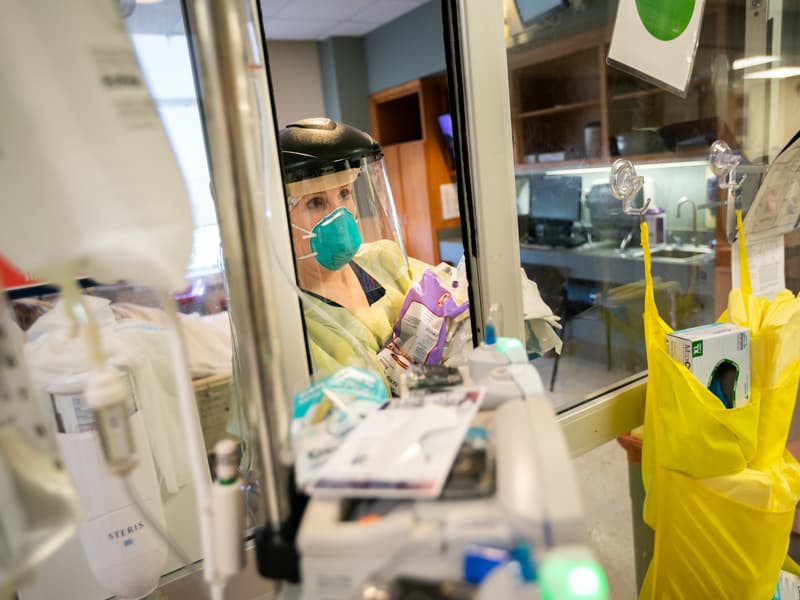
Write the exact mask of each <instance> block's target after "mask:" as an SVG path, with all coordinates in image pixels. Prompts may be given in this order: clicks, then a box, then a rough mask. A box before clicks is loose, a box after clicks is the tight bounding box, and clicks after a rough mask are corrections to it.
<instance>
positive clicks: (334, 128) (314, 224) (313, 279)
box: [279, 118, 427, 375]
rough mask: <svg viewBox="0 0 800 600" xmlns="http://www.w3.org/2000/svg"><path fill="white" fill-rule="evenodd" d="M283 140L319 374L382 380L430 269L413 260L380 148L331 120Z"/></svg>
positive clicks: (298, 127)
mask: <svg viewBox="0 0 800 600" xmlns="http://www.w3.org/2000/svg"><path fill="white" fill-rule="evenodd" d="M279 143H280V148H281V155H282V160H283V168H284V182H285V184H286V196H287V201H288V209H289V220H290V223H291V228H292V242H293V246H294V255H295V268H296V272H297V280H298V285H299V287H300V288H301V289H302V290H303V291H304V292H305V295H304V299H303V312H304V317H305V323H306V330H307V337H308V343H309V347H310V350H311V358H312V362H313V368H314V372H315V373H318V374H326V373H332V372H334V371H336V370H338V369H339V368H341V367H343V366H346V365H353V364H355V365H359V366H362V367H366V368H370V369H372V370H374V371H376V372H377V373H379V374H381V375H382V374H383V369H382V368H381V367H380V365H379V363H378V362H377V360H376V358H375V356H376V354H377V353H378V352H379V351H380V350H381V349H382V348H383V346H384V344H385V343H386V342H387V341H388V340H389V338H390V335H391V333H392V327H393V326H394V324H395V322H396V320H397V317H398V313H399V311H400V307H401V306H402V303H403V299H404V298H405V295H406V292H408V289H409V287H410V286H411V283H412V281H414V280H415V279H417V278H419V277H420V276H421V275H422V272H423V271H424V269H425V268H426V267H427V265H426V264H425V263H422V262H421V261H418V260H415V259H413V258H408V257H407V256H406V253H405V250H404V245H403V241H402V236H401V234H400V231H399V227H398V219H397V212H396V210H395V207H394V201H393V199H392V195H391V191H390V187H389V182H388V180H387V179H386V172H385V169H384V166H383V153H382V152H381V149H380V146H379V145H378V143H377V142H376V141H375V140H374V139H373V138H372V137H370V136H369V135H367V134H366V133H364V132H362V131H360V130H358V129H356V128H354V127H350V126H348V125H344V124H342V123H337V122H336V121H333V120H331V119H327V118H314V119H304V120H301V121H297V122H296V123H292V124H291V125H289V126H287V127H286V128H285V129H283V130H281V132H280V136H279Z"/></svg>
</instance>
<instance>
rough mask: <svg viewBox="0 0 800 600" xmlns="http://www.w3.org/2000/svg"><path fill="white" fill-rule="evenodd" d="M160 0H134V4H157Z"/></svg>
mask: <svg viewBox="0 0 800 600" xmlns="http://www.w3.org/2000/svg"><path fill="white" fill-rule="evenodd" d="M159 2H161V0H136V4H158V3H159Z"/></svg>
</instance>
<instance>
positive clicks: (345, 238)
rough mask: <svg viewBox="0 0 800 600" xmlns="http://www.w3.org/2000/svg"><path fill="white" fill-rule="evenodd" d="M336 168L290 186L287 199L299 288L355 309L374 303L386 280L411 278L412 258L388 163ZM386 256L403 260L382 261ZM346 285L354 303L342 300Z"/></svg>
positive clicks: (368, 162)
mask: <svg viewBox="0 0 800 600" xmlns="http://www.w3.org/2000/svg"><path fill="white" fill-rule="evenodd" d="M337 166H338V167H339V168H338V169H336V170H333V169H331V172H329V173H324V174H322V175H319V176H317V177H312V178H309V179H303V180H300V181H295V182H291V183H288V184H287V186H286V192H287V194H286V195H287V201H288V205H289V220H290V223H291V227H292V243H293V246H294V255H295V266H296V268H297V277H298V283H299V285H300V287H301V288H302V289H304V290H305V291H308V292H311V293H313V294H315V295H317V296H319V297H321V298H323V299H326V300H331V301H333V302H335V303H337V304H341V305H342V306H345V307H346V308H352V307H353V306H359V305H363V301H364V300H366V302H367V303H368V304H372V301H370V298H371V296H373V295H374V294H375V293H376V292H378V291H379V289H380V288H381V279H385V278H387V277H388V278H389V279H392V280H395V281H396V280H398V279H400V278H401V277H403V276H406V275H407V269H408V259H407V257H406V253H405V247H404V244H403V239H402V235H401V233H400V229H399V224H398V219H397V212H396V209H395V206H394V200H393V198H392V194H391V188H390V186H389V182H388V180H387V178H386V172H385V169H384V164H383V159H371V160H370V159H362V160H360V161H358V162H355V161H349V162H348V161H340V164H338V165H337ZM387 252H388V253H391V254H392V255H396V256H395V257H396V258H397V257H399V260H393V261H387V260H382V258H381V257H382V256H383V255H384V254H385V253H387ZM387 269H388V272H387ZM377 271H380V273H378V272H377ZM395 271H396V272H395ZM356 281H357V282H358V284H360V285H359V286H355V285H353V284H354V283H355V282H356ZM348 282H349V284H350V285H349V287H348V286H346V284H347V283H348ZM343 286H345V287H347V289H348V290H349V292H350V293H351V295H352V297H351V298H349V299H348V298H344V299H345V300H349V301H345V302H342V301H341V300H342V298H343V294H342V291H343V289H345V287H343ZM359 288H360V291H361V292H363V296H361V295H360V294H359ZM348 304H350V305H351V306H348Z"/></svg>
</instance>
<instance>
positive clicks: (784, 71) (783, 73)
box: [744, 67, 800, 79]
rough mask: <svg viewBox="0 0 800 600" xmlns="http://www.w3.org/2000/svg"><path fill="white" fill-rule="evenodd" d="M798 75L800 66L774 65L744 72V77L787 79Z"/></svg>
mask: <svg viewBox="0 0 800 600" xmlns="http://www.w3.org/2000/svg"><path fill="white" fill-rule="evenodd" d="M798 75H800V67H776V68H774V69H766V70H764V71H756V72H755V73H745V76H744V78H745V79H787V78H788V77H797V76H798Z"/></svg>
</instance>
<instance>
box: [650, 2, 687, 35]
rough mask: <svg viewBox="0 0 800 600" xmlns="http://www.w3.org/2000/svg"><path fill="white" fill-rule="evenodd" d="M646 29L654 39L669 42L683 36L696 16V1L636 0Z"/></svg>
mask: <svg viewBox="0 0 800 600" xmlns="http://www.w3.org/2000/svg"><path fill="white" fill-rule="evenodd" d="M636 10H637V11H639V18H640V19H642V24H643V25H644V27H645V29H647V31H649V32H650V35H652V36H653V37H654V38H656V39H659V40H662V41H664V42H669V41H671V40H674V39H675V38H676V37H678V36H679V35H680V34H682V33H683V32H684V31H685V30H686V27H687V26H688V25H689V21H691V20H692V15H693V14H694V0H636Z"/></svg>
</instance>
